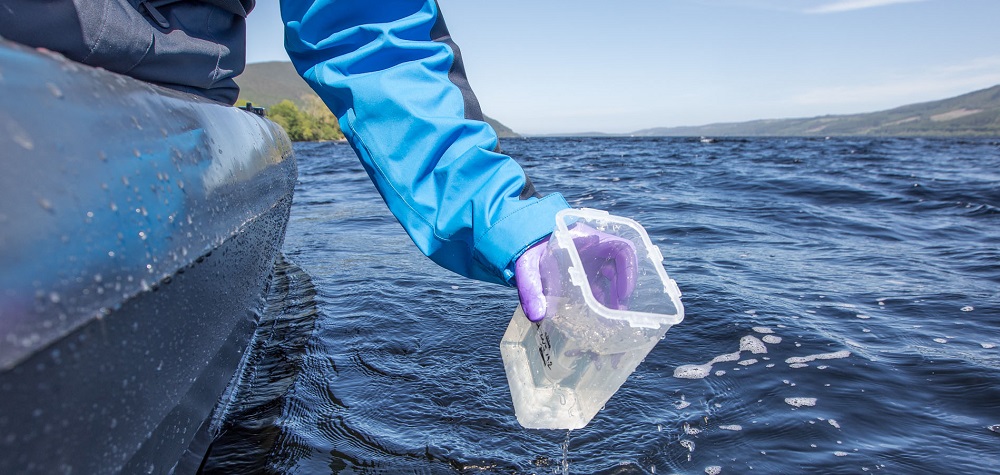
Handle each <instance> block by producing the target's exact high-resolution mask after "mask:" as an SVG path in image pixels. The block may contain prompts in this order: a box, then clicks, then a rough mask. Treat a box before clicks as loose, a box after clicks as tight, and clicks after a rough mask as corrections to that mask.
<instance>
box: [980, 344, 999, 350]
mask: <svg viewBox="0 0 1000 475" xmlns="http://www.w3.org/2000/svg"><path fill="white" fill-rule="evenodd" d="M979 346H981V347H983V348H986V349H987V350H989V349H991V348H996V347H997V346H996V345H994V344H993V343H980V344H979Z"/></svg>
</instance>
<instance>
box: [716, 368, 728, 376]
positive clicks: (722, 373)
mask: <svg viewBox="0 0 1000 475" xmlns="http://www.w3.org/2000/svg"><path fill="white" fill-rule="evenodd" d="M724 374H726V370H724V369H720V370H718V371H716V372H715V375H716V376H722V375H724Z"/></svg>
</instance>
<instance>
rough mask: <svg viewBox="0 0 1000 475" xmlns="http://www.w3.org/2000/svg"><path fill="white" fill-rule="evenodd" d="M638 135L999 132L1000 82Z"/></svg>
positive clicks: (932, 134)
mask: <svg viewBox="0 0 1000 475" xmlns="http://www.w3.org/2000/svg"><path fill="white" fill-rule="evenodd" d="M632 135H638V136H689V137H690V136H695V137H697V136H714V137H718V136H793V137H794V136H819V137H823V136H898V137H920V136H925V137H932V136H935V137H941V136H982V137H997V136H1000V85H998V86H993V87H991V88H988V89H983V90H979V91H975V92H971V93H968V94H963V95H961V96H957V97H953V98H950V99H943V100H939V101H933V102H924V103H920V104H912V105H908V106H903V107H897V108H895V109H890V110H886V111H880V112H871V113H866V114H850V115H827V116H821V117H813V118H805V119H773V120H754V121H750V122H736V123H720V124H709V125H703V126H690V127H660V128H654V129H645V130H640V131H638V132H635V133H633V134H632Z"/></svg>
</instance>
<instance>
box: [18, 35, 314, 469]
mask: <svg viewBox="0 0 1000 475" xmlns="http://www.w3.org/2000/svg"><path fill="white" fill-rule="evenodd" d="M0 156H2V157H3V158H2V163H3V171H2V172H0V401H3V403H2V404H0V473H24V472H31V473H119V472H129V473H131V472H144V473H163V472H169V471H172V470H174V469H175V468H177V467H178V466H180V467H185V466H190V464H191V463H192V462H191V459H197V457H199V454H198V451H199V447H202V446H203V447H207V444H208V442H210V438H211V434H210V433H208V431H209V429H210V426H211V420H212V411H213V408H215V407H216V406H217V404H218V403H219V402H220V399H221V398H222V397H223V393H224V392H225V390H226V388H227V385H229V384H230V383H231V381H232V380H233V375H234V374H235V373H236V370H237V368H238V366H239V365H240V362H241V360H242V359H243V353H244V351H245V349H246V346H247V343H248V341H249V339H250V337H251V335H252V334H253V331H254V329H255V326H256V323H257V321H258V319H259V317H260V312H261V311H262V309H263V305H264V303H265V296H266V292H267V287H268V285H269V284H270V281H271V273H272V271H273V266H274V261H275V258H276V256H277V255H278V252H279V250H280V247H281V244H282V241H283V239H284V233H285V226H286V224H287V222H288V216H289V209H290V206H291V202H292V192H293V189H294V185H295V181H296V176H297V170H296V165H295V160H294V157H293V155H292V148H291V143H290V142H289V140H288V137H287V136H286V135H285V133H284V131H283V130H282V129H281V128H280V127H279V126H277V125H275V124H274V123H273V122H270V121H268V120H266V119H264V118H262V117H260V116H258V115H255V114H252V113H250V112H247V111H243V110H240V109H237V108H234V107H229V106H225V105H222V104H218V103H214V102H211V101H207V100H204V99H200V98H196V97H194V96H191V95H188V94H184V93H179V92H175V91H170V90H168V89H164V88H160V87H157V86H154V85H150V84H146V83H143V82H140V81H135V80H132V79H130V78H127V77H124V76H121V75H117V74H113V73H110V72H107V71H103V70H100V69H95V68H90V67H87V66H83V65H80V64H77V63H73V62H71V61H68V60H66V59H64V58H62V57H61V56H59V55H55V54H52V53H49V52H45V51H36V50H34V49H29V48H24V47H22V46H19V45H16V44H13V43H10V42H7V41H4V40H2V39H0ZM185 458H186V459H187V460H186V461H185ZM197 461H198V460H196V461H195V462H194V463H195V464H196V463H197Z"/></svg>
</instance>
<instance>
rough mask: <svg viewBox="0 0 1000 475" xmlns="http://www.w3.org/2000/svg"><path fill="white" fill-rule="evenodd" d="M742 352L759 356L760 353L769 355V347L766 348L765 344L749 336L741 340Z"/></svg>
mask: <svg viewBox="0 0 1000 475" xmlns="http://www.w3.org/2000/svg"><path fill="white" fill-rule="evenodd" d="M740 351H749V352H751V353H753V354H755V355H757V354H760V353H767V346H764V342H762V341H760V339H758V338H757V337H755V336H753V335H747V336H745V337H743V338H740Z"/></svg>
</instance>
